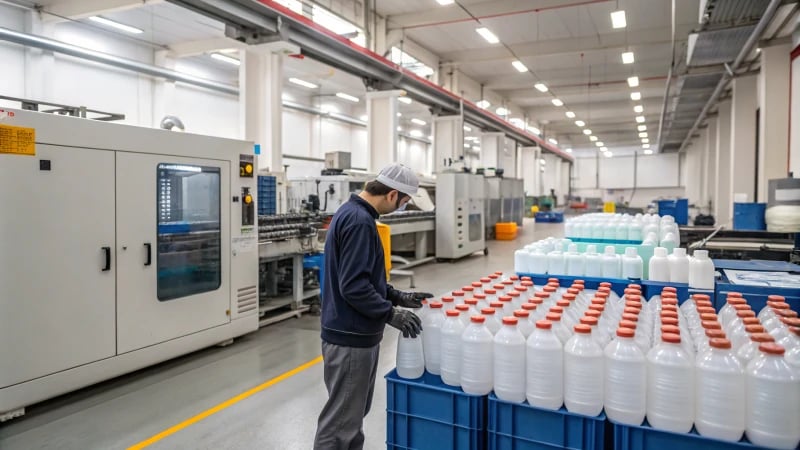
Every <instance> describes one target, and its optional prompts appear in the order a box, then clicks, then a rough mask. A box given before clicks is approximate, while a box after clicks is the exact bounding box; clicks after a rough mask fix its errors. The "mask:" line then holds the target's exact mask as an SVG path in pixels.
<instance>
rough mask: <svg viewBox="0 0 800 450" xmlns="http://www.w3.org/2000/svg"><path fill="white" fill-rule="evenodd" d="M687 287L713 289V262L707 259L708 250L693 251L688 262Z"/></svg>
mask: <svg viewBox="0 0 800 450" xmlns="http://www.w3.org/2000/svg"><path fill="white" fill-rule="evenodd" d="M689 287H690V288H693V289H709V290H710V289H714V262H713V261H711V259H710V258H709V257H708V250H695V251H694V254H693V255H692V259H691V260H690V261H689Z"/></svg>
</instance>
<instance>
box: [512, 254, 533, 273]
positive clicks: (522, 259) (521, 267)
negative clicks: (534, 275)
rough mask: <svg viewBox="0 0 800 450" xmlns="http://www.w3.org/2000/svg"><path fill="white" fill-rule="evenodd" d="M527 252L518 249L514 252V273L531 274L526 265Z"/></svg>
mask: <svg viewBox="0 0 800 450" xmlns="http://www.w3.org/2000/svg"><path fill="white" fill-rule="evenodd" d="M528 262H529V258H528V251H527V250H525V249H522V248H521V249H519V250H517V251H515V252H514V271H516V272H518V273H531V268H530V266H529V265H528Z"/></svg>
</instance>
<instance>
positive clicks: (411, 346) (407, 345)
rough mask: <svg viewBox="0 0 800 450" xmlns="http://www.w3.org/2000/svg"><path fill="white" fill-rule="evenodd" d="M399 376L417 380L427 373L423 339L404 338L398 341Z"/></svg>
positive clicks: (419, 337)
mask: <svg viewBox="0 0 800 450" xmlns="http://www.w3.org/2000/svg"><path fill="white" fill-rule="evenodd" d="M396 359H397V362H396V365H397V376H399V377H400V378H407V379H412V380H413V379H415V378H419V377H421V376H422V374H423V373H425V355H424V353H423V349H422V337H421V336H417V337H415V338H410V337H403V336H402V335H401V336H400V337H399V338H398V339H397V356H396Z"/></svg>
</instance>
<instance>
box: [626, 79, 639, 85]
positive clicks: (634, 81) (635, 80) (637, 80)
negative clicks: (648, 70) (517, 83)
mask: <svg viewBox="0 0 800 450" xmlns="http://www.w3.org/2000/svg"><path fill="white" fill-rule="evenodd" d="M628 86H630V87H636V86H639V77H629V78H628Z"/></svg>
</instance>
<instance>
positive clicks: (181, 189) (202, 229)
mask: <svg viewBox="0 0 800 450" xmlns="http://www.w3.org/2000/svg"><path fill="white" fill-rule="evenodd" d="M157 170H158V177H157V183H158V251H157V267H158V283H157V284H158V299H159V300H160V301H166V300H173V299H177V298H181V297H187V296H190V295H195V294H200V293H202V292H209V291H214V290H216V289H218V288H219V286H220V284H221V279H222V271H221V269H222V268H221V265H222V260H221V256H222V253H221V241H220V231H221V221H220V169H219V168H218V167H202V166H192V165H178V164H159V165H158V169H157Z"/></svg>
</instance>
